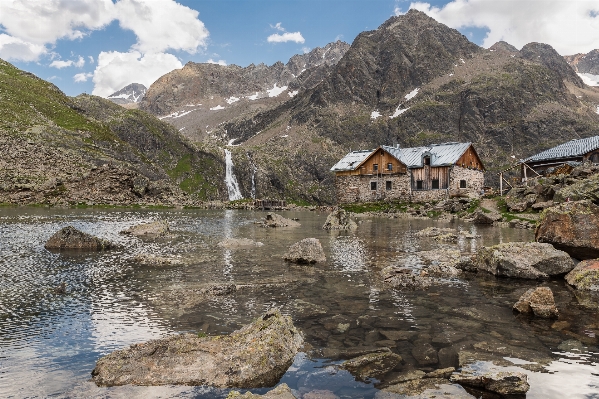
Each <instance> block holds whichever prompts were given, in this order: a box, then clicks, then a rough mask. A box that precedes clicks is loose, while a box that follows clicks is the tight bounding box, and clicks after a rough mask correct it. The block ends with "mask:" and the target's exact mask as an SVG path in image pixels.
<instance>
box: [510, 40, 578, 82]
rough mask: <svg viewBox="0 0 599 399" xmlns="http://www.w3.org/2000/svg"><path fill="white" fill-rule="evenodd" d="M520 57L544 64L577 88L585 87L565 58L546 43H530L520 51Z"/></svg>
mask: <svg viewBox="0 0 599 399" xmlns="http://www.w3.org/2000/svg"><path fill="white" fill-rule="evenodd" d="M520 57H522V58H523V59H526V60H529V61H532V62H536V63H539V64H543V65H545V66H546V67H548V68H549V69H551V70H553V71H554V72H556V73H557V74H558V75H559V76H560V77H561V78H562V79H563V80H565V81H568V82H571V83H573V84H574V85H576V86H577V87H584V83H583V82H582V79H580V77H579V76H578V75H576V72H574V70H573V69H572V67H571V66H570V65H569V64H568V63H567V62H566V60H565V59H564V57H562V56H561V55H559V53H558V52H557V51H555V49H554V48H553V47H551V46H550V45H548V44H545V43H536V42H533V43H528V44H527V45H525V46H524V47H522V50H520Z"/></svg>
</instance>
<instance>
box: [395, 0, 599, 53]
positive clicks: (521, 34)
mask: <svg viewBox="0 0 599 399" xmlns="http://www.w3.org/2000/svg"><path fill="white" fill-rule="evenodd" d="M515 4H516V3H515V2H513V1H495V0H493V1H491V0H454V1H452V2H450V3H447V4H446V5H445V6H443V7H442V8H439V7H434V6H431V5H430V4H429V3H425V2H413V3H411V4H410V8H415V9H417V10H420V11H423V12H425V13H426V14H428V15H429V16H431V17H433V18H435V19H436V20H437V21H439V22H441V23H444V24H446V25H448V26H450V27H452V28H456V29H459V28H468V27H476V28H483V29H484V28H486V29H488V30H489V32H488V33H487V35H486V37H485V38H484V41H483V43H482V45H483V47H490V46H492V45H493V44H494V43H496V42H498V41H500V40H504V41H506V42H508V43H510V44H512V45H514V46H516V47H518V48H521V47H522V46H524V45H525V44H527V43H530V42H541V43H547V44H549V45H551V46H552V47H554V48H555V49H556V50H557V51H558V52H559V53H560V54H562V55H567V54H574V53H587V52H589V51H591V50H593V49H595V48H597V43H599V2H597V1H596V0H592V1H589V0H577V1H563V0H544V1H536V0H519V1H518V2H517V6H515ZM399 11H401V10H399Z"/></svg>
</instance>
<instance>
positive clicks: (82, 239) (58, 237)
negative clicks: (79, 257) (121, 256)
mask: <svg viewBox="0 0 599 399" xmlns="http://www.w3.org/2000/svg"><path fill="white" fill-rule="evenodd" d="M44 248H46V249H49V250H57V251H63V250H79V251H102V250H105V249H113V248H118V245H116V244H113V243H111V242H110V241H107V240H103V239H100V238H98V237H94V236H92V235H91V234H87V233H84V232H82V231H79V230H77V229H76V228H74V227H73V226H67V227H63V228H62V229H60V230H59V231H57V232H56V233H54V235H53V236H52V237H50V238H49V239H48V241H46V244H45V245H44Z"/></svg>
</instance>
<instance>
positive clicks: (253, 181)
mask: <svg viewBox="0 0 599 399" xmlns="http://www.w3.org/2000/svg"><path fill="white" fill-rule="evenodd" d="M257 169H258V168H256V165H254V164H252V191H251V194H252V198H253V199H256V170H257Z"/></svg>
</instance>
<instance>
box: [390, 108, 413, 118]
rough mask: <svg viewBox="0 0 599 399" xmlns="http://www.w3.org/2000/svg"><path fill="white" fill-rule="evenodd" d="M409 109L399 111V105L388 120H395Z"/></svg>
mask: <svg viewBox="0 0 599 399" xmlns="http://www.w3.org/2000/svg"><path fill="white" fill-rule="evenodd" d="M409 109H410V107H408V108H404V109H401V105H400V106H398V107H397V108H396V109H395V112H394V113H393V115H391V116H390V117H389V118H391V119H393V118H397V117H398V116H399V115H401V114H403V113H404V112H406V111H407V110H409Z"/></svg>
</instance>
